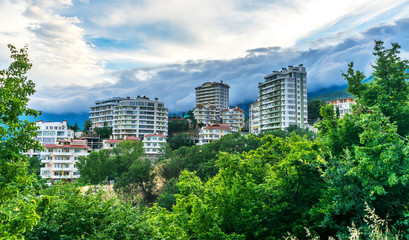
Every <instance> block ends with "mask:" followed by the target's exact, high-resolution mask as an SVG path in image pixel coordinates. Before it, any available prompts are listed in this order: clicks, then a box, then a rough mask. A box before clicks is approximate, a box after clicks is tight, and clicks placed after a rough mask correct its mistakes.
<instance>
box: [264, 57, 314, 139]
mask: <svg viewBox="0 0 409 240" xmlns="http://www.w3.org/2000/svg"><path fill="white" fill-rule="evenodd" d="M258 88H259V95H258V100H259V108H260V132H262V131H271V130H278V129H283V130H284V129H285V128H287V127H288V126H290V125H298V126H299V127H301V128H305V127H306V126H307V125H308V119H307V118H308V117H307V116H308V115H307V72H306V70H305V67H303V65H302V64H300V65H299V66H294V67H293V66H288V68H282V69H281V70H280V71H273V73H272V74H269V75H267V76H265V77H264V82H261V83H259V85H258Z"/></svg>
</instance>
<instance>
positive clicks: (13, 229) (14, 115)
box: [0, 45, 42, 239]
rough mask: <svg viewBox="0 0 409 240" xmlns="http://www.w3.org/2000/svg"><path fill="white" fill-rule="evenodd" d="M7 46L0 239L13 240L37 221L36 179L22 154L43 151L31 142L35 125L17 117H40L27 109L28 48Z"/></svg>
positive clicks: (0, 98) (0, 101)
mask: <svg viewBox="0 0 409 240" xmlns="http://www.w3.org/2000/svg"><path fill="white" fill-rule="evenodd" d="M8 47H9V49H10V52H11V58H12V59H13V62H12V63H11V64H10V66H9V68H8V69H4V70H0V236H1V237H2V238H8V239H16V238H21V237H22V234H24V233H25V232H27V231H30V230H31V229H32V228H33V226H34V225H35V224H37V222H38V220H39V216H38V215H37V214H36V212H35V206H36V197H35V196H34V194H33V193H34V189H33V183H34V182H35V178H34V176H33V175H29V174H28V172H27V167H28V158H27V157H26V156H24V155H23V154H22V152H26V151H28V150H29V149H34V150H41V149H42V148H41V146H40V144H39V143H38V142H37V141H35V140H34V139H33V138H34V137H36V136H37V134H36V130H37V129H36V126H35V123H32V122H29V121H28V120H21V118H20V117H21V116H23V115H25V116H33V117H37V116H38V114H39V112H37V111H35V110H33V109H30V108H28V107H27V103H28V101H29V96H31V95H33V94H34V92H35V90H34V82H33V81H32V80H28V78H27V71H28V70H29V69H30V68H31V66H32V65H31V63H30V62H29V60H28V56H27V47H24V48H22V49H20V50H17V49H16V48H15V47H14V46H12V45H8Z"/></svg>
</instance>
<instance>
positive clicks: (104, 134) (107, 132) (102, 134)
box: [94, 127, 112, 139]
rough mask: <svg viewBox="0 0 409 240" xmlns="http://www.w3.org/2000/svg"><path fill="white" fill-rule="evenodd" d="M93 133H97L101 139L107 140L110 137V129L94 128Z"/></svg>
mask: <svg viewBox="0 0 409 240" xmlns="http://www.w3.org/2000/svg"><path fill="white" fill-rule="evenodd" d="M94 132H96V133H98V134H99V137H100V138H101V139H109V136H110V135H112V127H102V128H94Z"/></svg>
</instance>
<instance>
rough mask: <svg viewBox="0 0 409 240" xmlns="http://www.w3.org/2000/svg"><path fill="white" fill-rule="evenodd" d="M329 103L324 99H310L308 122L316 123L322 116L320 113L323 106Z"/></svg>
mask: <svg viewBox="0 0 409 240" xmlns="http://www.w3.org/2000/svg"><path fill="white" fill-rule="evenodd" d="M325 105H327V103H326V102H325V101H323V100H319V99H316V100H312V101H308V123H309V124H314V123H315V122H316V121H317V120H320V119H321V118H322V116H321V114H320V109H321V107H323V106H325Z"/></svg>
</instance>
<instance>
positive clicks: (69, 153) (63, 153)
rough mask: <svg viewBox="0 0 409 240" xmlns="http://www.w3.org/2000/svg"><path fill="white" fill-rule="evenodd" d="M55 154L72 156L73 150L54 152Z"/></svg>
mask: <svg viewBox="0 0 409 240" xmlns="http://www.w3.org/2000/svg"><path fill="white" fill-rule="evenodd" d="M53 155H54V156H72V153H71V152H53Z"/></svg>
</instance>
